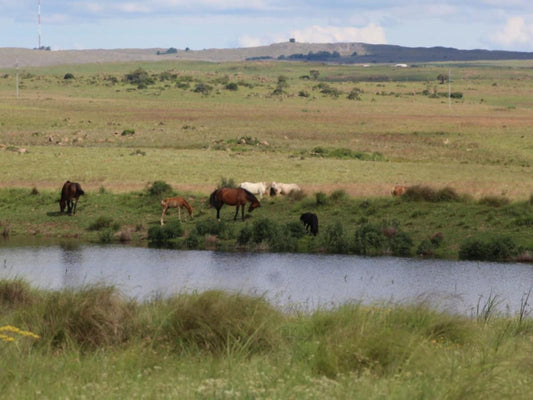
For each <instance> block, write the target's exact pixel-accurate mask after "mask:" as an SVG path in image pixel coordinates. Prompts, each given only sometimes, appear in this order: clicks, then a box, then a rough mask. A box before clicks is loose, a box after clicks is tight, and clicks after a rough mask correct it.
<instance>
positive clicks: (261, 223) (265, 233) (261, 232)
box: [252, 218, 278, 243]
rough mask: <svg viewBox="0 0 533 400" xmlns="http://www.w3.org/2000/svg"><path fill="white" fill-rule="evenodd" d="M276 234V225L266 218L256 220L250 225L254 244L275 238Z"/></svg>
mask: <svg viewBox="0 0 533 400" xmlns="http://www.w3.org/2000/svg"><path fill="white" fill-rule="evenodd" d="M277 233H278V227H277V224H276V223H275V222H274V221H272V220H270V219H268V218H260V219H257V220H255V221H254V223H253V225H252V240H253V241H254V243H261V242H263V241H265V242H268V241H269V240H271V239H273V238H275V236H276V234H277Z"/></svg>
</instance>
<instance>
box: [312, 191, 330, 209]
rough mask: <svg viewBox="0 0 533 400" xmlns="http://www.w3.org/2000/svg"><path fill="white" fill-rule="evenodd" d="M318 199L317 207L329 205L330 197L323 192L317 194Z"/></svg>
mask: <svg viewBox="0 0 533 400" xmlns="http://www.w3.org/2000/svg"><path fill="white" fill-rule="evenodd" d="M315 198H316V205H317V206H324V205H326V204H327V203H328V196H327V194H326V193H323V192H317V193H316V194H315Z"/></svg>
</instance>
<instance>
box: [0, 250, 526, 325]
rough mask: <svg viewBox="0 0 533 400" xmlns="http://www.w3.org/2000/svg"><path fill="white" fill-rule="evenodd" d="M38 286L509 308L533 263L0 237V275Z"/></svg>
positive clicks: (306, 302)
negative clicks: (11, 241)
mask: <svg viewBox="0 0 533 400" xmlns="http://www.w3.org/2000/svg"><path fill="white" fill-rule="evenodd" d="M15 277H18V278H23V279H25V280H26V281H28V282H29V283H30V284H31V285H32V286H35V287H39V288H45V289H62V288H76V287H82V286H84V285H89V284H94V283H103V284H106V285H114V286H116V287H117V288H118V289H119V290H120V291H121V292H122V293H124V294H125V295H127V296H130V297H132V298H135V299H137V300H140V301H142V300H146V299H149V298H151V297H153V296H170V295H173V294H177V293H190V292H193V291H204V290H209V289H221V290H227V291H233V292H240V293H244V294H252V295H259V296H264V297H265V298H266V299H267V300H268V301H270V302H271V303H273V304H274V305H276V306H278V307H280V308H282V309H290V308H297V309H299V310H314V309H317V308H320V307H323V308H327V307H332V306H335V305H339V304H343V303H348V302H361V303H363V304H370V303H388V302H393V303H403V302H420V301H427V302H429V303H430V304H431V305H433V306H435V307H437V308H439V309H444V310H446V311H449V312H454V313H456V312H458V313H462V314H467V315H476V314H477V313H479V312H481V309H482V308H483V306H485V305H487V304H489V303H495V304H497V309H498V311H500V312H503V313H511V314H516V313H518V312H520V310H521V307H523V306H524V305H525V307H526V308H525V310H526V311H527V312H529V311H530V306H529V304H527V300H528V298H529V297H528V294H529V292H530V290H531V288H532V287H533V266H531V265H526V264H507V263H506V264H499V263H485V262H464V261H461V262H459V261H450V260H418V259H408V258H393V257H380V258H367V257H358V256H353V255H323V254H291V253H227V252H216V251H179V250H166V249H150V248H142V247H129V246H114V245H113V246H111V245H85V244H80V243H74V244H73V243H62V244H59V245H58V244H56V245H47V246H42V245H35V246H12V245H11V246H7V247H6V243H5V242H4V243H3V244H2V245H0V279H5V278H15Z"/></svg>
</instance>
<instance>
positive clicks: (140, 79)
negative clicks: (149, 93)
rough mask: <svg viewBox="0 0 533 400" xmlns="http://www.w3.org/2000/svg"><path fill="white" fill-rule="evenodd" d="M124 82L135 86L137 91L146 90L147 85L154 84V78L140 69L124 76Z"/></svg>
mask: <svg viewBox="0 0 533 400" xmlns="http://www.w3.org/2000/svg"><path fill="white" fill-rule="evenodd" d="M124 80H125V81H126V82H127V83H130V84H132V85H137V87H138V88H139V89H143V88H146V87H147V86H148V85H153V84H154V83H155V80H154V78H152V77H151V76H150V75H149V74H148V72H146V71H145V70H144V69H142V68H137V69H136V70H135V71H133V72H130V73H128V74H126V75H125V76H124Z"/></svg>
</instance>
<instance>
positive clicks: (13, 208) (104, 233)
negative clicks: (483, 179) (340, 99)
mask: <svg viewBox="0 0 533 400" xmlns="http://www.w3.org/2000/svg"><path fill="white" fill-rule="evenodd" d="M175 194H176V192H175V191H173V190H172V188H171V187H170V185H168V184H166V183H165V182H162V181H157V182H154V183H152V184H150V185H148V186H147V187H146V188H145V189H144V190H142V191H137V192H125V193H112V192H109V191H106V190H105V189H104V188H101V189H100V190H97V191H87V192H86V194H85V195H84V196H81V197H80V200H79V203H78V208H77V213H76V214H75V215H74V216H69V215H67V214H66V213H64V214H61V213H60V212H59V205H58V198H59V194H58V193H57V192H50V191H45V190H43V191H39V190H38V189H36V188H34V189H33V190H30V189H0V211H1V212H2V219H1V220H0V232H1V233H2V234H3V236H4V237H5V238H12V239H15V238H34V237H36V238H44V239H52V240H54V239H61V238H75V239H78V240H80V241H87V242H100V243H112V242H117V243H118V242H126V243H132V244H134V245H140V246H145V245H151V246H161V247H171V248H182V249H223V250H229V251H232V250H236V249H240V250H242V249H247V250H251V251H265V250H267V251H281V252H284V251H291V252H326V253H345V254H360V255H371V256H374V255H377V256H379V255H396V256H404V257H415V256H416V257H438V258H450V259H454V258H462V259H478V260H494V261H509V260H516V259H519V258H521V259H523V260H530V259H531V253H532V252H533V241H532V240H533V239H532V237H531V234H530V232H531V226H532V221H533V203H532V201H531V200H528V201H511V200H510V199H508V198H506V197H503V196H496V197H483V198H481V199H473V198H471V197H470V196H467V195H462V194H458V193H457V192H455V191H454V190H453V189H450V188H442V189H438V190H436V189H431V188H429V187H424V186H416V187H412V188H411V189H410V190H409V191H408V192H407V193H406V194H404V195H403V196H401V197H398V198H393V197H392V196H388V197H384V198H376V197H369V198H359V197H351V196H349V195H348V194H347V193H346V192H344V191H342V190H337V191H334V192H332V193H330V194H326V193H324V192H315V193H305V192H304V193H301V194H298V195H291V196H287V197H285V196H281V197H280V196H278V197H268V196H267V197H264V198H263V200H262V203H261V207H260V208H258V209H257V210H255V211H254V212H253V213H247V214H246V221H245V222H242V221H241V220H240V217H239V218H238V220H237V221H233V216H234V213H235V207H231V206H227V205H226V206H224V207H223V208H222V210H221V221H220V222H217V220H216V210H215V209H214V208H211V207H210V206H209V205H208V201H207V199H208V196H207V195H204V194H202V193H192V192H190V193H183V192H180V193H179V194H180V195H182V196H184V197H185V198H187V200H188V201H189V203H190V204H191V205H192V206H193V207H194V210H195V211H194V218H193V219H190V218H189V217H188V215H186V213H185V212H184V213H182V223H179V222H178V218H177V216H178V213H177V210H176V209H169V211H168V212H167V215H166V217H165V221H166V225H165V226H164V227H161V226H160V217H161V206H160V204H159V203H160V201H161V199H162V198H164V197H169V196H172V195H175ZM304 212H313V213H315V214H317V216H318V219H319V233H318V235H317V236H316V237H313V236H310V235H308V234H306V232H305V229H304V226H303V224H302V223H301V222H300V221H299V217H300V215H301V214H302V213H304ZM7 243H9V242H6V244H7Z"/></svg>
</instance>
